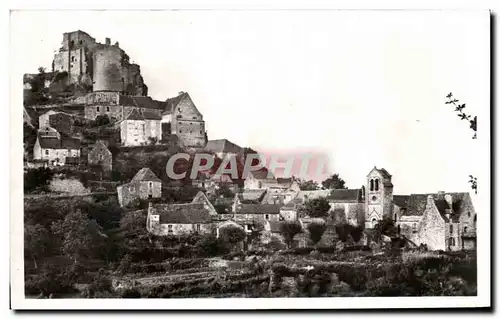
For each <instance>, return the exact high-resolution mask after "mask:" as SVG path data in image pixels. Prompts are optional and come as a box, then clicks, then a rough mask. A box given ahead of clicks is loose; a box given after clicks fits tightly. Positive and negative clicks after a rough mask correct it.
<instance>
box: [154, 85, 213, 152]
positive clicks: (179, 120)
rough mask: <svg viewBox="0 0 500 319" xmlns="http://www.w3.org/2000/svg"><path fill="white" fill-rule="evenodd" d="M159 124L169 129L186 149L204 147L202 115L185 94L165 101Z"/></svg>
mask: <svg viewBox="0 0 500 319" xmlns="http://www.w3.org/2000/svg"><path fill="white" fill-rule="evenodd" d="M166 104H167V105H166V107H165V108H164V110H163V112H162V114H161V115H162V119H161V123H162V125H164V126H169V127H170V132H171V134H173V135H176V136H177V137H178V138H179V141H180V142H181V143H182V145H184V146H186V147H200V148H201V147H205V146H206V144H207V134H206V131H205V121H204V120H203V115H202V114H201V113H200V111H198V109H197V108H196V106H195V104H194V103H193V100H192V99H191V97H190V96H189V94H188V93H186V92H179V95H178V96H176V97H174V98H170V99H168V100H167V101H166Z"/></svg>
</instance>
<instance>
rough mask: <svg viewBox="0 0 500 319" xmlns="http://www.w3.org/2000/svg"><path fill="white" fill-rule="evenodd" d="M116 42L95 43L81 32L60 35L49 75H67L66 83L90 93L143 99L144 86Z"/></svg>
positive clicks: (133, 66)
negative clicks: (89, 87)
mask: <svg viewBox="0 0 500 319" xmlns="http://www.w3.org/2000/svg"><path fill="white" fill-rule="evenodd" d="M129 60H130V58H129V56H128V55H127V54H126V53H125V51H124V50H122V49H121V48H120V46H119V44H118V42H116V43H115V44H111V39H109V38H106V41H105V43H99V42H96V40H95V38H93V37H91V36H90V35H89V34H87V33H86V32H83V31H81V30H78V31H74V32H67V33H64V34H63V41H62V45H61V48H60V49H59V52H57V53H56V54H55V55H54V61H53V63H52V71H53V72H54V73H56V72H59V73H62V72H67V74H68V79H69V83H72V84H85V85H89V86H92V87H93V91H94V92H95V91H115V92H123V93H125V94H129V95H142V96H146V95H147V86H146V85H145V84H144V80H143V78H142V76H141V73H140V67H139V65H137V64H134V63H130V61H129Z"/></svg>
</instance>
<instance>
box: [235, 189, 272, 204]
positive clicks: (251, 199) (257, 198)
mask: <svg viewBox="0 0 500 319" xmlns="http://www.w3.org/2000/svg"><path fill="white" fill-rule="evenodd" d="M266 194H267V190H266V189H243V190H242V191H241V192H238V193H236V196H235V200H237V201H238V203H240V204H262V201H263V199H264V198H265V196H266Z"/></svg>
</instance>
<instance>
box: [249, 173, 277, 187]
mask: <svg viewBox="0 0 500 319" xmlns="http://www.w3.org/2000/svg"><path fill="white" fill-rule="evenodd" d="M276 184H277V181H276V178H275V177H274V175H273V174H272V173H271V172H269V171H268V170H267V169H265V168H263V169H260V170H258V171H251V172H248V175H247V176H246V178H245V182H244V188H245V189H268V188H271V187H273V186H275V185H276Z"/></svg>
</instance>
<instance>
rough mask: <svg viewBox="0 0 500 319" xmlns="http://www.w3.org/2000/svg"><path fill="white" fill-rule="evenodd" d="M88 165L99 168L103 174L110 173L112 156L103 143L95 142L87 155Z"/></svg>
mask: <svg viewBox="0 0 500 319" xmlns="http://www.w3.org/2000/svg"><path fill="white" fill-rule="evenodd" d="M87 157H88V164H89V165H93V166H99V167H100V168H101V170H102V171H103V173H109V172H111V170H112V168H113V155H112V154H111V151H110V150H109V149H108V147H107V146H106V144H105V143H104V142H103V141H97V142H96V144H95V146H94V147H93V148H92V149H91V150H90V151H89V153H88V154H87Z"/></svg>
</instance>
